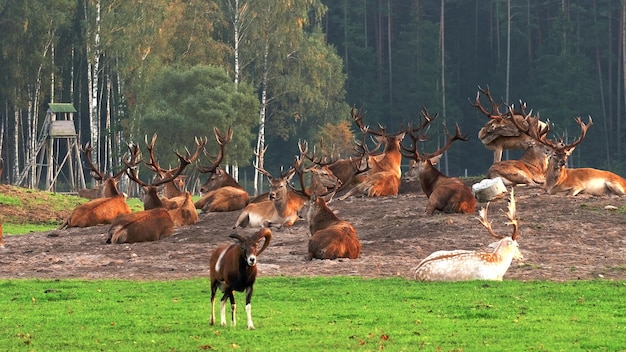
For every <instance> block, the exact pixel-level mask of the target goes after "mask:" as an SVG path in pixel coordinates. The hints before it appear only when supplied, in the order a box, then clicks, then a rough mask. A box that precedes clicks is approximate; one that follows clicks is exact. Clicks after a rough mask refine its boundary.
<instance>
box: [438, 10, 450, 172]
mask: <svg viewBox="0 0 626 352" xmlns="http://www.w3.org/2000/svg"><path fill="white" fill-rule="evenodd" d="M440 12H441V13H440V15H439V16H440V17H439V50H440V51H439V59H440V65H441V109H442V116H443V120H444V121H445V119H446V46H445V43H446V38H445V33H446V27H445V18H446V16H445V0H441V11H440ZM444 170H445V174H446V175H448V174H449V173H448V154H447V153H446V154H445V159H444Z"/></svg>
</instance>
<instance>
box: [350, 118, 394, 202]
mask: <svg viewBox="0 0 626 352" xmlns="http://www.w3.org/2000/svg"><path fill="white" fill-rule="evenodd" d="M350 115H351V116H352V118H353V119H354V122H355V123H356V125H357V126H358V127H359V128H360V129H361V132H362V133H363V134H364V135H365V134H368V135H374V136H376V138H379V139H381V140H384V141H385V142H384V145H385V147H384V149H383V152H382V153H381V154H379V155H377V156H370V157H369V159H368V170H367V171H365V172H363V173H361V174H360V175H358V176H357V180H358V181H360V182H358V184H357V186H355V187H354V188H353V189H351V190H350V191H349V192H348V193H346V194H345V195H343V196H342V197H341V198H340V199H346V198H348V197H350V196H352V195H353V194H359V193H362V194H365V195H367V196H368V197H382V196H391V195H397V194H398V189H399V188H400V177H401V176H402V170H401V169H400V165H401V164H402V154H401V152H400V142H401V141H402V139H403V138H404V135H405V132H404V131H401V132H398V133H395V134H387V132H386V130H385V128H383V127H380V129H379V130H372V129H370V128H369V127H367V126H365V124H364V123H363V115H362V113H361V112H356V111H355V110H354V109H352V110H351V112H350ZM363 144H364V143H363Z"/></svg>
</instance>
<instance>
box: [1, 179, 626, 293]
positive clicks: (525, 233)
mask: <svg viewBox="0 0 626 352" xmlns="http://www.w3.org/2000/svg"><path fill="white" fill-rule="evenodd" d="M516 196H517V199H518V201H517V206H518V216H519V219H520V230H521V235H520V238H519V239H518V241H519V243H520V248H521V251H522V253H523V254H524V259H523V260H521V261H514V262H513V264H512V265H511V268H510V269H509V271H508V272H507V274H506V275H505V280H553V281H564V280H578V279H585V280H587V279H598V278H601V279H619V280H624V279H626V240H625V239H624V235H625V234H626V212H625V211H624V209H625V208H624V207H625V206H626V197H623V198H616V197H608V196H607V197H589V196H584V195H579V196H577V197H569V196H565V195H552V196H551V195H547V194H545V193H544V192H543V191H542V190H541V189H537V188H525V187H518V188H517V189H516ZM506 204H507V201H506V199H501V200H498V201H494V202H492V203H491V205H490V207H489V215H490V219H491V220H493V227H494V229H495V231H496V232H498V233H500V234H507V235H508V234H510V231H511V229H510V227H507V226H505V224H504V222H505V217H504V214H503V213H502V212H501V211H500V210H501V209H505V208H506ZM425 205H426V197H425V195H424V194H423V193H422V192H421V191H420V192H413V193H406V194H401V195H399V196H397V197H383V198H352V199H348V200H346V201H334V202H333V203H331V207H332V208H333V209H334V210H335V211H336V212H337V213H338V215H339V216H340V217H341V218H343V219H345V220H348V221H350V222H352V223H353V224H354V225H355V227H356V228H357V231H358V235H359V238H360V239H361V242H362V245H363V249H362V252H361V257H360V258H359V259H356V260H348V259H341V260H323V261H322V260H313V261H308V260H307V259H306V258H307V243H308V238H309V230H308V225H307V224H306V223H305V222H304V221H298V222H296V224H295V225H294V226H292V227H288V228H283V229H278V230H273V238H272V241H271V243H270V246H269V247H268V249H267V250H266V251H265V253H263V254H262V255H261V256H260V258H259V275H260V276H316V275H323V276H337V275H350V276H362V277H398V276H399V277H406V278H413V272H412V270H411V268H414V267H415V266H416V265H417V264H418V263H419V262H420V260H421V259H422V258H424V257H426V256H427V255H428V254H430V253H431V252H433V251H436V250H452V249H469V250H489V249H488V248H487V246H488V244H489V243H491V242H493V238H492V237H490V236H489V234H488V233H487V231H486V230H485V229H484V228H483V227H482V226H481V225H480V223H479V222H478V220H476V216H477V213H476V214H474V215H462V214H436V215H434V216H426V215H424V213H423V211H424V209H425ZM484 205H485V204H479V207H480V206H484ZM607 206H615V207H617V208H619V209H618V210H610V209H607V208H606V207H607ZM238 214H239V211H235V212H230V213H209V214H201V215H200V222H199V223H197V224H196V225H193V226H187V227H181V228H178V229H177V230H176V231H175V233H174V235H173V236H172V237H170V238H167V239H164V240H161V241H158V242H148V243H135V244H123V245H107V244H105V239H106V233H107V230H108V226H106V225H103V226H97V227H92V228H86V229H78V228H74V229H69V230H64V231H49V232H42V233H31V234H28V235H22V236H10V235H9V236H7V235H6V234H5V238H4V242H5V246H6V249H5V250H4V251H2V252H0V278H46V279H61V278H81V279H104V278H117V279H136V280H153V279H154V280H169V279H183V278H193V277H207V278H208V276H209V275H208V263H209V256H210V254H211V251H213V249H214V248H215V247H216V246H217V245H218V244H220V243H223V242H229V241H231V240H230V239H229V238H228V235H229V234H230V233H231V232H232V231H233V230H232V229H231V228H232V226H233V224H234V223H235V220H236V218H237V216H238ZM252 231H254V230H252V229H246V230H243V231H242V232H243V233H249V232H252Z"/></svg>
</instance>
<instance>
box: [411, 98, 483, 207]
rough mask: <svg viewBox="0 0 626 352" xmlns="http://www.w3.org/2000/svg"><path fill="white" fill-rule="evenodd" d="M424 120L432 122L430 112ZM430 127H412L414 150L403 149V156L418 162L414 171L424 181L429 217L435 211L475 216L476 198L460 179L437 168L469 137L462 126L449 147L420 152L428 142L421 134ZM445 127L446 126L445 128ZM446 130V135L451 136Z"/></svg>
mask: <svg viewBox="0 0 626 352" xmlns="http://www.w3.org/2000/svg"><path fill="white" fill-rule="evenodd" d="M422 118H424V119H427V120H430V119H431V118H430V117H429V116H428V112H427V111H426V110H424V111H423V112H422ZM426 125H427V124H425V123H423V122H422V123H420V126H418V127H417V128H413V127H412V126H410V125H409V128H408V132H409V137H410V138H411V140H412V144H411V147H405V146H404V145H403V146H402V150H403V152H402V154H403V155H404V156H405V157H407V158H409V159H413V160H414V161H415V164H414V170H415V171H414V172H415V173H417V175H418V178H419V180H420V186H421V187H422V190H423V191H424V193H425V194H426V196H427V197H428V204H427V206H426V214H428V215H432V214H433V213H434V212H435V210H438V211H442V212H448V213H466V214H471V213H473V212H474V211H475V210H476V198H475V197H474V194H473V193H472V190H471V189H470V188H469V187H468V186H466V185H465V183H463V181H461V180H460V179H459V178H457V177H449V176H446V175H444V174H443V173H441V171H439V170H438V169H437V168H435V166H434V165H436V164H437V163H438V162H439V160H440V159H441V157H442V156H443V153H444V152H445V151H446V150H447V149H448V148H450V146H451V145H452V143H453V142H454V141H456V140H462V141H467V140H468V139H469V138H468V137H467V136H463V135H462V134H461V130H460V128H459V126H458V125H457V126H456V134H455V135H454V136H451V137H450V136H449V137H448V141H447V142H446V144H445V145H444V146H443V147H442V148H440V149H439V150H437V151H435V152H434V153H431V154H426V153H422V154H420V153H419V152H418V151H417V144H418V142H419V141H420V140H424V139H425V138H426V137H425V136H423V135H422V136H420V135H417V134H416V133H417V132H420V131H421V130H422V129H423V128H424V127H425V126H426ZM444 127H445V126H444ZM447 134H448V133H447V130H446V135H447Z"/></svg>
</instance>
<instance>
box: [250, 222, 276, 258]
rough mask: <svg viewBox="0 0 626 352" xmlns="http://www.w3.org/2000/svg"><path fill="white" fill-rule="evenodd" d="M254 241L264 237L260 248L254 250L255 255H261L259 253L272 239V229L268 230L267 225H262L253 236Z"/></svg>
mask: <svg viewBox="0 0 626 352" xmlns="http://www.w3.org/2000/svg"><path fill="white" fill-rule="evenodd" d="M254 238H255V241H256V242H257V243H258V242H259V241H260V240H261V238H264V239H265V241H264V242H263V246H262V247H261V249H259V250H258V251H257V252H256V255H257V257H258V256H259V255H261V253H263V251H264V250H265V248H267V246H269V245H270V240H271V239H272V231H270V229H268V228H267V227H264V228H262V229H260V230H259V232H257V234H256V235H255V236H254Z"/></svg>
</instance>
